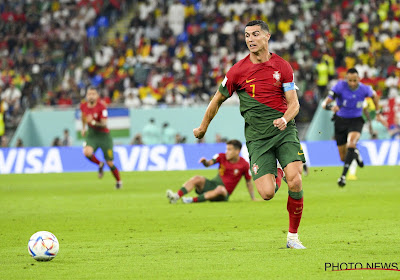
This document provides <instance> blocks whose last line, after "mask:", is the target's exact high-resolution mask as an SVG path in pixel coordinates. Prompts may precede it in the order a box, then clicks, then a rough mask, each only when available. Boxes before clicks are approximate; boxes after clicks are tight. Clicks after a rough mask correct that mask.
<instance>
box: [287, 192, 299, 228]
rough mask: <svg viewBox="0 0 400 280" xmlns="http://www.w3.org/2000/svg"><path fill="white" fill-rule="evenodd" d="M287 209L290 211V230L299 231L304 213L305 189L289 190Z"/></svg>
mask: <svg viewBox="0 0 400 280" xmlns="http://www.w3.org/2000/svg"><path fill="white" fill-rule="evenodd" d="M287 211H288V213H289V232H291V233H297V230H298V228H299V225H300V221H301V216H302V214H303V190H301V191H300V192H292V191H289V196H288V201H287Z"/></svg>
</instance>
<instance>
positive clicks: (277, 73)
mask: <svg viewBox="0 0 400 280" xmlns="http://www.w3.org/2000/svg"><path fill="white" fill-rule="evenodd" d="M272 77H273V78H274V79H275V80H276V81H275V83H274V86H276V87H280V86H281V85H282V83H281V81H280V79H281V73H279V71H274V74H273V75H272Z"/></svg>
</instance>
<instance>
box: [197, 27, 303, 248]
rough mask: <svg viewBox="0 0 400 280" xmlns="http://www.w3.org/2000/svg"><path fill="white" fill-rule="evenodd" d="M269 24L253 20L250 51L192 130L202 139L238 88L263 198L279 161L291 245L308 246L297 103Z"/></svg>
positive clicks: (270, 194) (268, 194)
mask: <svg viewBox="0 0 400 280" xmlns="http://www.w3.org/2000/svg"><path fill="white" fill-rule="evenodd" d="M270 37H271V34H270V32H269V27H268V25H267V24H266V23H265V22H263V21H261V20H255V21H251V22H249V23H248V24H247V25H246V27H245V39H246V44H247V47H248V49H249V51H250V54H249V55H248V56H247V57H245V58H244V59H242V60H240V61H239V62H237V63H236V64H235V65H234V66H232V68H231V69H230V70H229V71H228V73H227V74H226V76H225V79H224V80H223V81H222V83H221V85H220V86H219V89H218V90H217V92H216V94H215V95H214V97H213V99H212V100H211V102H210V104H209V105H208V108H207V110H206V112H205V115H204V118H203V121H202V122H201V125H200V126H199V127H198V128H195V129H194V130H193V134H194V136H195V137H197V138H202V137H203V136H204V135H205V133H206V131H207V128H208V126H209V124H210V122H211V120H212V119H213V118H214V116H215V115H216V114H217V112H218V109H219V107H220V106H221V104H222V103H223V102H224V101H225V100H226V99H227V98H229V97H230V96H232V94H233V93H234V92H236V93H237V94H238V95H239V99H240V112H241V114H242V116H243V117H244V120H245V136H246V145H247V148H248V150H249V155H250V166H251V171H252V175H253V179H254V182H255V184H256V187H257V190H258V192H259V194H260V195H261V197H262V198H263V199H264V200H270V199H272V198H273V197H274V195H275V188H276V181H275V176H276V175H277V163H276V159H278V161H279V163H280V164H281V165H282V167H283V169H284V171H285V174H286V180H287V183H288V187H289V196H288V201H287V210H288V212H289V231H288V235H287V243H286V245H287V247H288V248H294V249H305V247H304V246H303V245H302V243H301V242H300V240H299V238H298V234H297V231H298V228H299V225H300V220H301V216H302V213H303V189H302V178H301V174H302V170H303V162H305V158H304V152H303V150H302V148H301V145H300V141H299V138H298V136H297V134H298V133H297V128H296V125H295V122H294V117H295V116H296V115H297V114H298V112H299V108H300V105H299V101H298V98H297V93H296V86H295V84H294V77H293V69H292V68H291V67H290V64H289V63H288V62H287V61H285V60H284V59H282V58H281V57H279V56H278V55H276V54H274V53H270V52H269V50H268V41H269V39H270Z"/></svg>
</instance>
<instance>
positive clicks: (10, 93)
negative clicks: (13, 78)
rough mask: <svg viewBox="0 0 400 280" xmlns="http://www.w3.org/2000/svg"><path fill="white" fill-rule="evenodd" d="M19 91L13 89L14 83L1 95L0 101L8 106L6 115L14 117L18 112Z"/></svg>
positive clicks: (15, 88)
mask: <svg viewBox="0 0 400 280" xmlns="http://www.w3.org/2000/svg"><path fill="white" fill-rule="evenodd" d="M21 96H22V94H21V91H20V89H19V88H17V87H15V84H14V82H11V83H10V86H9V87H8V88H7V89H6V90H5V91H4V92H3V93H2V96H1V99H3V100H4V101H5V102H6V103H7V104H8V114H9V115H11V116H12V115H15V114H17V113H18V111H19V106H20V100H21Z"/></svg>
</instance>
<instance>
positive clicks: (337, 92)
mask: <svg viewBox="0 0 400 280" xmlns="http://www.w3.org/2000/svg"><path fill="white" fill-rule="evenodd" d="M340 88H341V81H339V82H337V83H336V84H335V85H334V86H333V87H332V88H331V91H332V92H333V94H329V95H328V96H329V98H330V99H332V100H333V99H335V97H337V96H340V94H341V90H340Z"/></svg>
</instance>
